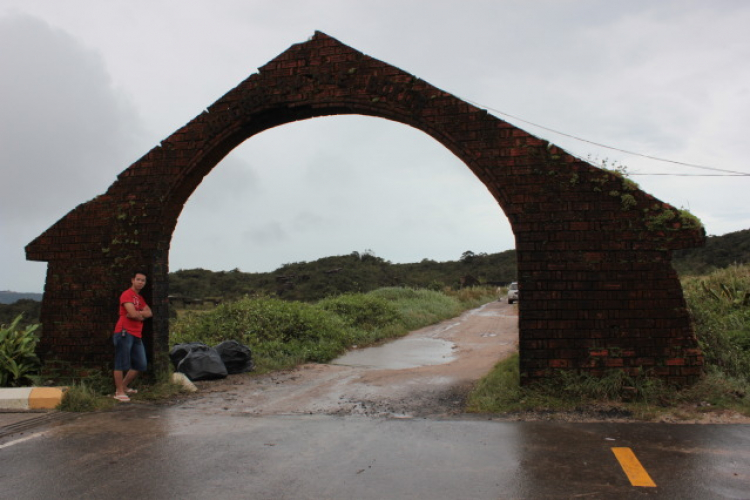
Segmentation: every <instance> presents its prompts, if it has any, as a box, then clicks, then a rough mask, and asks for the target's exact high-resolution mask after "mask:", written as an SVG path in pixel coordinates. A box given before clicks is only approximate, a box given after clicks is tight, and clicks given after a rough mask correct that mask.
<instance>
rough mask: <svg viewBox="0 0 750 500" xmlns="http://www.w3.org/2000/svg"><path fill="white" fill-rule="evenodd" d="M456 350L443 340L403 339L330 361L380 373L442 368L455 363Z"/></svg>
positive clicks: (450, 343) (451, 343)
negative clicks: (437, 366)
mask: <svg viewBox="0 0 750 500" xmlns="http://www.w3.org/2000/svg"><path fill="white" fill-rule="evenodd" d="M454 346H455V344H453V342H448V341H447V340H442V339H401V340H396V341H394V342H391V343H389V344H385V345H382V346H377V347H366V348H364V349H360V350H356V351H350V352H348V353H346V354H344V355H343V356H340V357H338V358H336V359H334V360H333V361H331V364H333V365H345V366H366V367H369V368H376V369H381V370H402V369H404V368H416V367H419V366H427V365H442V364H444V363H450V362H451V361H453V360H454V359H455V356H453V347H454Z"/></svg>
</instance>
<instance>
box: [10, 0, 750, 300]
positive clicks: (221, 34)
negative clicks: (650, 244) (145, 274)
mask: <svg viewBox="0 0 750 500" xmlns="http://www.w3.org/2000/svg"><path fill="white" fill-rule="evenodd" d="M749 25H750V2H747V1H744V0H736V1H726V0H713V1H712V2H706V1H689V0H681V1H669V0H660V1H658V2H654V1H653V0H647V1H635V0H631V1H628V2H612V1H609V0H601V1H593V0H546V1H545V0H518V1H510V0H487V1H472V0H460V1H444V0H417V1H408V0H398V1H390V0H380V1H378V2H359V1H355V0H315V1H312V0H310V1H305V0H287V1H283V0H282V1H278V0H276V1H268V0H211V1H209V0H205V1H199V0H181V1H167V0H127V1H120V0H108V1H106V2H104V1H99V0H66V1H64V2H62V1H57V0H44V1H41V0H39V1H37V0H0V169H1V172H2V175H1V176H0V290H13V291H18V292H41V291H42V290H43V287H44V280H45V277H46V263H37V262H27V261H26V260H25V253H24V247H25V246H26V244H28V243H29V242H30V241H31V240H33V239H34V238H35V237H36V236H38V235H39V234H41V233H42V232H43V231H45V230H46V229H47V228H48V227H49V226H50V225H52V224H53V223H54V222H56V221H57V220H58V219H60V218H62V217H64V216H65V214H67V213H68V212H69V211H70V210H71V209H73V208H75V206H77V205H78V204H80V203H83V202H86V201H88V200H90V199H92V198H93V197H95V196H97V195H99V194H101V193H103V192H105V191H106V189H107V188H108V187H109V186H110V184H112V183H113V182H114V181H115V178H116V176H117V174H118V173H120V172H121V171H123V170H124V169H126V168H127V167H128V166H130V165H131V164H132V163H133V162H134V161H136V160H138V159H139V158H140V157H141V156H142V155H144V154H145V153H147V152H148V151H149V150H150V149H151V148H153V147H154V146H155V145H157V144H158V143H159V142H160V141H161V140H162V139H165V138H166V137H168V136H169V135H171V134H172V133H173V132H174V131H175V130H177V129H178V128H180V127H181V126H183V125H184V124H186V123H187V122H188V121H190V120H191V119H193V118H194V117H195V116H197V115H198V114H200V113H201V112H202V110H204V109H205V108H206V107H208V106H209V105H210V104H212V103H213V102H214V101H216V100H217V99H218V98H219V97H221V96H222V95H223V94H224V93H226V92H227V91H229V90H230V89H232V88H234V87H235V86H237V84H239V83H240V82H241V81H243V80H244V79H245V78H247V77H248V76H250V75H251V74H253V73H255V72H256V71H257V69H256V68H258V67H260V66H262V65H264V64H265V63H266V62H268V61H270V60H271V59H273V58H274V57H276V56H277V55H278V54H280V53H282V52H284V51H285V50H286V49H287V48H289V46H291V45H293V44H295V43H299V42H304V41H305V40H307V39H308V38H309V37H310V36H312V35H313V33H314V32H315V30H319V31H323V32H325V33H327V34H328V35H330V36H332V37H334V38H337V39H338V40H340V41H341V42H343V43H345V44H347V45H350V46H352V47H353V48H355V49H357V50H359V51H361V52H364V53H365V54H368V55H370V56H372V57H374V58H376V59H380V60H382V61H384V62H386V63H389V64H392V65H394V66H397V67H399V68H401V69H403V70H405V71H407V72H409V73H411V74H414V75H416V76H418V77H420V78H422V79H424V80H426V81H427V82H429V83H431V84H432V85H435V86H436V87H439V88H441V89H443V90H445V91H447V92H450V93H452V94H454V95H456V96H457V97H459V98H461V99H464V100H467V101H470V102H472V103H475V104H476V105H478V106H480V107H483V108H485V109H488V110H490V112H492V113H493V114H495V115H496V116H498V117H499V118H502V119H505V120H507V121H509V122H511V123H513V124H514V125H517V126H519V127H521V128H523V129H525V130H527V131H528V132H530V133H532V134H534V135H537V136H539V137H542V138H544V139H547V140H549V141H551V142H553V143H555V144H558V145H560V146H562V147H563V148H564V149H566V150H567V151H568V152H570V153H572V154H574V155H576V156H579V157H582V158H591V159H592V160H597V161H599V160H607V161H609V162H610V163H621V164H623V165H625V166H626V167H627V168H628V170H629V171H630V172H631V173H634V174H670V175H667V176H664V175H638V176H634V177H633V180H635V181H636V182H638V183H639V184H640V186H641V188H642V189H643V190H645V191H647V192H649V193H651V194H653V195H655V196H656V197H658V198H660V199H662V200H663V201H666V202H669V203H671V204H673V205H675V206H677V207H680V208H687V209H689V210H690V211H691V212H693V213H694V214H695V215H697V216H698V217H699V218H700V219H701V220H702V221H703V223H704V225H705V226H706V230H707V232H708V234H714V235H721V234H725V233H728V232H732V231H738V230H741V229H747V228H749V227H750V203H749V202H748V192H750V191H749V189H750V177H748V176H744V177H743V176H735V177H718V176H711V177H708V176H684V174H693V175H694V174H717V173H719V172H716V171H713V170H703V169H697V168H691V167H687V166H685V165H680V164H677V163H668V162H661V161H655V160H652V159H648V158H644V157H642V156H634V155H630V154H625V153H622V152H620V151H617V150H613V149H607V148H603V147H600V146H597V145H595V144H592V143H599V144H604V145H608V146H612V147H615V148H618V149H622V150H627V151H633V152H637V153H640V154H642V155H647V156H653V157H659V158H665V159H669V160H673V161H676V162H683V163H689V164H697V165H702V166H708V167H712V168H717V169H724V170H731V171H737V172H750V165H748V161H747V158H748V155H747V152H746V151H745V147H746V145H747V142H748V140H747V136H748V132H750V40H749V39H748V36H747V26H749ZM508 115H510V116H512V117H513V118H511V117H509V116H508ZM527 122H531V123H533V124H535V125H531V124H529V123H527ZM537 125H540V126H542V127H545V128H539V127H537ZM548 129H551V130H548ZM553 130H554V132H553ZM563 134H567V135H563ZM569 136H574V137H576V138H581V139H585V141H584V140H578V139H574V138H572V137H569ZM586 141H589V142H586ZM514 245H515V243H514V238H513V234H512V232H511V230H510V226H509V224H508V222H507V219H506V217H505V215H504V214H503V212H502V210H501V209H500V208H499V207H498V205H497V204H496V202H495V201H494V199H493V198H492V197H491V195H490V194H489V192H488V191H487V189H486V188H485V187H484V186H483V185H482V184H481V183H480V182H479V181H478V180H477V179H476V178H475V177H473V174H471V172H470V171H469V169H468V168H467V167H466V166H465V165H464V164H462V163H461V162H460V161H458V159H456V158H455V157H454V156H453V155H452V154H451V153H450V152H449V151H448V150H447V149H445V148H444V147H443V146H442V145H440V144H438V143H437V142H436V141H434V140H433V139H431V138H430V137H428V136H427V135H425V134H424V133H422V132H420V131H417V130H415V129H411V128H409V127H407V126H405V125H402V124H398V123H395V122H389V121H386V120H382V119H377V118H372V117H359V116H346V117H344V116H341V117H327V118H318V119H313V120H307V121H304V122H297V123H293V124H289V125H284V126H282V127H278V128H276V129H272V130H269V131H266V132H264V133H262V134H260V135H258V136H255V137H253V138H251V139H250V140H248V141H246V142H245V143H243V144H242V145H240V146H239V147H238V148H237V149H235V150H234V151H233V152H232V153H231V154H230V155H229V156H228V157H227V158H226V159H225V160H224V161H223V162H222V163H220V164H219V165H218V166H217V167H216V168H215V169H214V170H213V172H212V173H211V174H210V175H208V176H207V177H206V179H205V180H204V182H203V183H202V184H201V185H200V186H199V188H198V189H197V190H196V192H195V193H194V195H193V196H192V197H191V198H190V200H189V201H188V203H187V205H186V206H185V209H184V211H183V212H182V215H181V216H180V219H179V222H178V226H177V229H176V231H175V234H174V238H173V240H172V249H171V253H170V269H171V270H173V271H174V270H178V269H190V268H195V267H201V268H204V269H212V270H217V271H218V270H229V269H234V268H239V269H240V270H242V271H246V272H259V271H271V270H274V269H276V268H277V267H279V266H281V265H282V264H284V263H289V262H299V261H311V260H315V259H317V258H320V257H325V256H329V255H342V254H348V253H351V252H353V251H359V252H363V251H365V250H370V251H372V252H373V253H375V255H377V256H379V257H382V258H384V259H387V260H390V261H392V262H417V261H420V260H422V259H423V258H430V259H434V260H438V261H445V260H456V259H458V258H459V257H460V256H461V254H462V253H463V252H464V251H466V250H471V251H473V252H477V253H478V252H488V253H493V252H499V251H503V250H507V249H510V248H513V247H514Z"/></svg>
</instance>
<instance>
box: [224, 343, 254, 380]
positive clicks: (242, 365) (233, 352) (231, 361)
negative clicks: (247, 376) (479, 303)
mask: <svg viewBox="0 0 750 500" xmlns="http://www.w3.org/2000/svg"><path fill="white" fill-rule="evenodd" d="M214 349H216V351H217V352H218V353H219V356H221V360H222V361H223V362H224V366H226V367H227V372H229V373H245V372H251V371H253V370H254V369H255V365H254V364H253V354H252V352H251V351H250V348H249V347H248V346H246V345H243V344H240V343H239V342H237V341H236V340H225V341H224V342H222V343H221V344H219V345H217V346H216V347H215V348H214Z"/></svg>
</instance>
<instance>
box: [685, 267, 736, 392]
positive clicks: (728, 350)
mask: <svg viewBox="0 0 750 500" xmlns="http://www.w3.org/2000/svg"><path fill="white" fill-rule="evenodd" d="M682 286H683V291H684V294H685V300H686V301H687V304H688V308H689V310H690V314H691V316H692V318H693V324H694V326H695V333H696V337H697V338H698V342H699V343H700V347H701V349H702V350H703V354H704V356H705V359H706V365H707V366H709V367H711V368H712V369H718V370H719V371H721V372H722V373H724V374H726V375H727V376H730V377H737V378H740V379H744V380H746V381H750V304H749V303H748V302H750V293H748V292H749V291H750V266H746V265H745V266H730V267H728V268H726V269H721V270H718V271H715V272H713V273H712V274H710V275H708V276H705V277H701V278H695V277H689V278H685V279H684V280H683V281H682Z"/></svg>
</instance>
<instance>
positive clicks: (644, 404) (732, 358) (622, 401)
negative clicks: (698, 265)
mask: <svg viewBox="0 0 750 500" xmlns="http://www.w3.org/2000/svg"><path fill="white" fill-rule="evenodd" d="M682 285H683V291H684V294H685V299H686V302H687V305H688V310H689V312H690V314H691V317H692V318H693V325H694V328H695V332H696V337H697V339H698V342H699V344H700V347H701V349H702V351H703V354H704V356H705V364H706V375H705V376H704V377H703V378H702V379H701V380H700V381H699V382H697V383H696V384H694V385H692V386H689V387H685V388H682V389H680V390H677V389H675V388H671V387H667V386H665V385H664V384H663V382H662V381H661V380H660V379H656V378H650V377H648V376H647V374H646V375H644V376H639V377H629V376H628V375H627V374H625V373H624V372H623V371H620V370H614V369H613V370H611V371H609V372H607V373H606V374H605V376H603V377H592V376H590V375H587V374H585V373H577V372H574V371H561V372H558V373H556V374H555V377H554V378H552V379H550V380H546V381H540V382H539V383H534V384H533V385H531V386H527V387H521V386H520V375H519V367H518V356H517V355H516V356H513V357H510V358H508V359H506V360H504V361H502V362H500V363H498V365H497V366H495V368H494V369H493V370H492V371H491V372H490V373H489V374H488V375H487V376H486V377H484V378H483V379H482V380H480V381H479V382H478V383H477V385H476V387H475V388H474V390H473V392H472V393H471V394H470V396H469V398H468V410H469V411H472V412H482V413H499V414H502V413H511V412H518V411H567V410H574V409H580V408H585V407H592V406H596V405H602V404H606V405H615V406H619V407H621V408H623V409H624V410H626V411H627V412H629V413H630V414H632V415H634V416H636V417H639V418H644V419H650V418H654V417H656V416H659V415H662V414H664V413H669V412H675V411H676V412H677V413H678V414H680V415H683V417H684V418H692V417H693V416H695V415H696V414H700V413H705V412H714V411H723V410H730V411H734V412H737V413H740V414H743V415H748V416H750V292H749V291H750V266H746V265H745V266H730V267H728V268H726V269H722V270H719V271H715V272H713V273H712V274H710V275H708V276H702V277H688V278H685V279H684V280H683V281H682Z"/></svg>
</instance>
